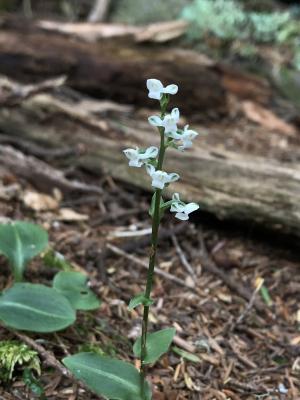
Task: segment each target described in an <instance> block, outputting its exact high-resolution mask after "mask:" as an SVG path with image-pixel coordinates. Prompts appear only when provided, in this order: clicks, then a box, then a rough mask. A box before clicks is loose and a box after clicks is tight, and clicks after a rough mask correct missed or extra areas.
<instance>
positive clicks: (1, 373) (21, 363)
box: [0, 340, 41, 382]
mask: <svg viewBox="0 0 300 400" xmlns="http://www.w3.org/2000/svg"><path fill="white" fill-rule="evenodd" d="M16 367H20V368H22V369H24V368H26V369H27V370H34V371H36V372H37V374H40V373H41V367H40V359H39V357H38V354H37V352H36V351H34V350H31V349H30V348H29V347H28V346H27V345H26V344H24V343H20V342H17V341H13V340H4V341H1V342H0V381H2V382H6V381H9V380H11V379H12V377H13V374H14V371H15V368H16Z"/></svg>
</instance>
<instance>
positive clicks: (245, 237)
mask: <svg viewBox="0 0 300 400" xmlns="http://www.w3.org/2000/svg"><path fill="white" fill-rule="evenodd" d="M239 124H240V125H239ZM234 126H235V129H233V121H228V123H227V125H226V123H225V124H223V126H222V129H220V125H219V126H211V127H209V128H207V132H208V133H210V135H207V137H206V139H205V140H207V141H213V140H215V143H216V148H217V146H218V145H219V146H223V147H225V148H228V149H230V150H238V151H242V152H243V151H245V153H254V154H259V155H267V156H270V154H271V153H272V155H273V156H274V158H278V159H281V160H285V161H289V159H290V158H291V157H292V159H293V160H295V159H296V160H297V159H298V154H299V145H298V143H296V142H295V141H297V139H291V140H290V139H289V138H288V139H287V138H286V137H284V136H283V135H282V134H276V133H272V134H271V133H270V134H266V130H265V129H263V128H259V127H257V126H255V125H252V124H251V123H247V124H245V123H244V122H243V120H240V121H236V120H235V121H234ZM265 149H268V151H267V152H268V154H265V153H266V150H265ZM269 153H270V154H269ZM56 166H57V165H56ZM124 168H126V160H125V159H124ZM69 176H71V177H74V176H76V179H79V180H81V181H83V182H88V183H90V184H93V185H97V186H99V187H101V188H102V189H103V195H101V196H99V195H87V194H85V195H83V194H78V193H73V194H72V195H69V196H65V197H64V198H63V199H60V194H59V193H56V200H57V206H55V207H54V208H53V210H47V211H41V210H38V208H39V206H35V207H33V206H32V204H31V206H30V205H29V204H28V202H26V196H28V193H29V192H36V189H35V188H34V187H33V186H31V185H30V184H29V183H28V182H27V181H25V180H22V179H20V178H19V177H16V176H14V175H12V174H11V173H10V172H9V171H2V173H1V181H2V185H1V187H0V189H1V190H0V194H1V195H0V215H1V220H5V219H6V218H10V219H14V220H15V219H21V220H23V219H27V220H31V221H34V222H37V223H40V224H42V225H43V226H44V227H45V228H47V229H48V231H49V234H50V242H51V246H52V247H53V248H54V249H55V250H56V251H58V252H60V253H61V254H63V255H64V256H65V258H66V259H67V260H68V261H70V262H72V263H73V264H74V266H75V268H76V269H78V270H84V271H85V272H86V273H87V274H88V276H89V279H90V282H91V287H92V288H93V290H94V291H95V293H96V294H97V295H98V296H99V297H100V298H101V300H102V305H101V307H100V308H99V310H97V311H93V312H88V313H86V312H85V313H83V312H81V313H79V316H78V319H77V321H76V323H75V324H74V325H73V326H71V327H70V328H68V329H66V330H64V331H62V332H59V333H57V334H51V335H50V334H48V335H43V336H41V335H37V334H29V335H28V336H30V337H32V338H34V339H35V340H38V343H39V344H42V346H43V347H45V348H46V349H47V350H48V351H50V352H53V353H54V355H55V357H56V358H57V360H61V359H62V358H63V357H64V356H65V355H66V354H73V353H75V352H77V351H78V350H84V349H91V346H92V348H93V349H95V348H98V350H99V349H100V350H101V351H103V352H104V353H105V354H109V355H113V356H115V357H118V358H121V359H124V360H130V361H131V362H134V360H133V357H132V343H133V341H134V339H135V338H136V337H137V335H138V334H139V332H140V323H141V310H140V309H137V310H136V311H132V312H129V311H128V309H127V304H128V301H129V299H130V298H132V297H133V296H134V295H136V294H138V293H139V292H141V291H142V290H143V288H144V284H145V279H146V273H145V264H147V257H148V254H149V247H150V246H149V240H150V235H149V230H150V219H149V216H148V213H147V208H148V206H149V199H150V195H149V193H146V192H144V191H141V190H139V189H137V188H135V187H133V186H129V185H125V184H123V183H121V182H118V181H115V180H113V179H112V178H111V177H110V176H102V177H99V176H92V175H91V174H88V173H87V172H85V171H82V170H78V169H76V170H74V169H73V170H70V171H69ZM8 188H13V190H8ZM36 193H37V195H39V194H40V193H38V192H36ZM43 201H44V199H43V197H42V196H41V197H39V196H38V200H37V202H38V204H39V203H43ZM70 210H71V211H70ZM161 234H162V237H161V240H160V245H159V253H158V262H157V265H158V267H159V269H160V271H161V274H159V275H156V277H155V285H154V290H153V298H154V299H155V304H154V306H153V307H152V309H151V314H150V321H151V324H150V329H151V330H157V329H161V328H164V327H169V326H174V327H176V329H177V338H176V341H175V343H173V345H172V346H171V349H170V351H169V353H168V354H167V355H165V356H164V357H163V358H162V359H161V361H159V362H157V363H156V364H155V365H154V366H151V368H149V380H150V381H151V383H152V386H153V388H154V392H155V393H154V400H163V399H165V400H183V399H195V400H196V399H201V400H209V399H210V400H212V399H216V400H226V399H232V400H238V399H243V400H246V399H247V400H250V399H254V400H255V399H265V400H267V399H268V400H271V399H284V400H287V399H295V400H296V399H299V398H300V379H299V374H300V331H299V328H300V309H299V293H300V270H299V250H297V247H296V245H295V244H294V243H293V242H292V241H290V240H289V238H285V239H284V238H283V237H282V236H276V234H271V233H269V232H268V231H263V232H262V231H258V230H257V229H254V228H253V227H249V226H247V227H243V226H239V225H237V224H233V223H222V222H220V221H217V220H216V219H214V218H213V217H212V216H208V215H205V214H203V213H201V212H199V213H198V214H197V215H196V216H194V217H193V218H191V221H190V222H188V223H185V222H183V223H182V222H179V221H176V220H174V218H173V217H172V216H171V215H166V216H165V218H164V220H163V223H162V229H161ZM0 268H1V271H2V272H1V275H0V288H1V290H2V289H4V288H5V287H7V286H9V285H10V284H11V276H10V271H9V268H8V266H7V264H6V262H5V260H4V259H3V258H1V259H0ZM56 272H57V270H55V268H50V267H46V266H45V265H43V263H42V261H41V260H40V259H36V260H35V261H34V262H33V263H32V264H31V265H30V266H29V268H28V270H27V273H26V278H27V279H28V280H29V281H33V282H40V283H45V284H50V283H51V280H52V278H53V276H54V274H55V273H56ZM166 273H168V274H170V275H166ZM174 278H175V279H174ZM9 338H11V339H16V337H15V335H14V333H12V332H10V331H7V330H6V329H5V328H3V327H2V328H0V339H1V340H4V339H9ZM174 347H177V348H180V349H181V350H184V351H187V352H188V353H191V354H193V355H197V357H198V358H196V359H195V360H194V361H191V359H190V358H191V357H190V356H189V355H187V356H184V357H181V356H180V355H179V354H178V350H176V348H175V351H174ZM40 381H41V383H42V385H43V386H44V388H45V392H46V397H47V399H49V400H54V399H66V400H76V399H78V400H83V399H84V400H92V399H93V400H96V399H97V398H99V397H96V396H95V395H93V394H92V393H90V392H87V391H85V390H84V389H83V388H81V387H80V386H78V385H77V384H76V382H75V381H70V380H69V379H67V378H66V377H64V376H63V375H62V374H61V373H60V372H59V371H57V370H55V369H53V368H49V367H48V366H47V365H46V364H45V363H44V364H43V365H42V375H41V377H40ZM31 398H34V396H33V395H32V394H31V393H29V392H28V390H27V389H26V387H25V385H24V383H23V381H22V379H21V376H20V375H18V374H16V375H15V377H14V380H13V382H11V383H10V384H8V385H6V386H3V387H1V388H0V399H1V400H2V399H3V400H4V399H5V400H19V399H20V400H21V399H22V400H23V399H31Z"/></svg>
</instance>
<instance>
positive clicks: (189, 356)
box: [172, 346, 201, 363]
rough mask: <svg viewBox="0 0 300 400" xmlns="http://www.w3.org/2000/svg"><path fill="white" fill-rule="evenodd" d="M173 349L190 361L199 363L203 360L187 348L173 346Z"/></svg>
mask: <svg viewBox="0 0 300 400" xmlns="http://www.w3.org/2000/svg"><path fill="white" fill-rule="evenodd" d="M172 350H173V351H174V353H176V354H178V355H179V356H180V357H182V358H184V359H186V360H188V361H192V362H196V363H199V362H201V359H200V358H199V357H198V356H196V355H195V354H192V353H189V352H187V351H185V350H182V349H180V348H179V347H176V346H174V347H172Z"/></svg>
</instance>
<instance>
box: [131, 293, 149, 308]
mask: <svg viewBox="0 0 300 400" xmlns="http://www.w3.org/2000/svg"><path fill="white" fill-rule="evenodd" d="M153 303H154V301H153V300H151V299H147V298H146V297H145V295H144V293H140V294H137V295H136V296H134V297H133V299H131V300H130V302H129V305H128V310H130V311H132V310H133V309H134V308H136V307H137V306H140V305H141V304H143V305H144V306H151V304H153Z"/></svg>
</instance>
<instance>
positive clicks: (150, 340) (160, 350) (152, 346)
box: [133, 328, 176, 364]
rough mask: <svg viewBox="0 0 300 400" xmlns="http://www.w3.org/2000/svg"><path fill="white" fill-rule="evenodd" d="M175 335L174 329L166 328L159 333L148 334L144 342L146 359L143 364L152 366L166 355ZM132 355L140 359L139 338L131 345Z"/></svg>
mask: <svg viewBox="0 0 300 400" xmlns="http://www.w3.org/2000/svg"><path fill="white" fill-rule="evenodd" d="M175 333H176V329H175V328H166V329H162V330H161V331H158V332H154V333H149V334H148V335H147V342H146V358H145V360H144V363H145V364H152V363H154V362H155V361H157V360H158V359H159V357H160V356H162V355H163V354H164V353H166V352H167V351H168V349H169V347H170V344H171V343H172V340H173V337H174V335H175ZM133 352H134V355H135V356H136V357H138V358H140V357H141V338H140V337H139V338H138V339H137V340H136V342H135V343H134V345H133Z"/></svg>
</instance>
